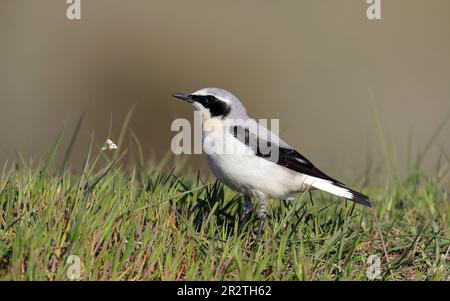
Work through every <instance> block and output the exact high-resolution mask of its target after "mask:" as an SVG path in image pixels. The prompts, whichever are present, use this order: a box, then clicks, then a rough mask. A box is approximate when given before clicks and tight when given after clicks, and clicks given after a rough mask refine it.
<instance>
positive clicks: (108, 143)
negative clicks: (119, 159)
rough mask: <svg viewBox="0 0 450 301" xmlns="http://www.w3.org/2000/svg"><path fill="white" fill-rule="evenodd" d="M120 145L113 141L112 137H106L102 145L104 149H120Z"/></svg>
mask: <svg viewBox="0 0 450 301" xmlns="http://www.w3.org/2000/svg"><path fill="white" fill-rule="evenodd" d="M118 148H119V147H118V146H117V145H116V144H115V143H114V142H112V141H111V139H109V138H108V139H106V142H105V144H104V145H103V147H102V151H106V150H113V149H118Z"/></svg>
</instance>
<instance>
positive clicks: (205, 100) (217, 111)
mask: <svg viewBox="0 0 450 301" xmlns="http://www.w3.org/2000/svg"><path fill="white" fill-rule="evenodd" d="M191 98H192V99H193V100H194V101H196V102H198V103H200V104H201V105H202V106H204V107H205V108H207V109H209V112H210V113H211V116H212V117H217V116H222V117H225V116H227V115H228V114H229V113H230V110H231V108H230V107H229V106H228V105H227V104H226V103H225V102H224V101H222V100H220V99H218V98H217V97H215V96H213V95H204V96H203V95H191Z"/></svg>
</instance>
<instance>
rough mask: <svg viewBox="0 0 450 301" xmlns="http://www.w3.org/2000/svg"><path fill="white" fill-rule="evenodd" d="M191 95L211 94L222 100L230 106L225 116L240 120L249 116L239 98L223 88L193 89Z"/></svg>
mask: <svg viewBox="0 0 450 301" xmlns="http://www.w3.org/2000/svg"><path fill="white" fill-rule="evenodd" d="M192 95H201V96H206V95H212V96H214V97H216V98H217V99H219V100H221V101H224V102H225V103H227V104H228V105H229V106H230V108H231V110H230V113H229V114H228V115H227V118H231V119H242V120H247V119H248V118H249V117H248V115H247V110H246V109H245V107H244V105H243V104H242V103H241V102H240V100H239V99H238V98H237V97H236V96H234V95H233V94H232V93H231V92H228V91H227V90H225V89H220V88H204V89H200V90H198V91H195V92H194V93H192Z"/></svg>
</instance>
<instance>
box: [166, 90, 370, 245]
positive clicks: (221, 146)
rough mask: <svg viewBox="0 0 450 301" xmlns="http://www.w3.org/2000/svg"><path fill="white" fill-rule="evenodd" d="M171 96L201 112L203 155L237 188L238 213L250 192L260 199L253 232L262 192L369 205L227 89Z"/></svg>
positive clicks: (365, 198)
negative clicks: (315, 194) (317, 194)
mask: <svg viewBox="0 0 450 301" xmlns="http://www.w3.org/2000/svg"><path fill="white" fill-rule="evenodd" d="M173 96H174V97H176V98H179V99H182V100H184V101H186V102H188V103H190V104H192V105H193V106H194V108H195V109H196V110H198V111H200V112H201V115H202V129H203V136H202V137H203V138H202V139H203V140H202V143H203V152H204V155H205V158H206V161H207V162H208V165H209V167H210V169H211V171H212V172H213V173H214V175H215V176H216V177H217V178H218V179H219V180H220V181H221V182H223V183H224V184H225V185H227V186H228V187H230V188H231V189H233V190H235V191H237V192H241V193H243V195H244V202H245V204H244V205H245V206H244V208H245V209H244V214H245V215H246V216H247V217H248V216H249V215H250V214H251V213H252V212H253V205H252V202H251V198H252V197H254V198H256V199H257V200H258V201H259V202H260V213H259V217H260V225H259V229H258V237H259V236H260V234H261V230H262V229H263V226H264V221H265V220H266V217H267V208H266V203H265V200H266V199H268V198H273V199H286V200H292V199H295V197H296V195H297V193H299V192H302V191H305V190H308V189H311V190H312V189H319V190H322V191H326V192H329V193H331V194H334V195H337V196H340V197H343V198H346V199H348V200H351V201H354V202H356V203H358V204H362V205H365V206H368V207H372V205H373V201H372V200H371V199H370V198H369V197H368V196H366V195H364V194H361V193H359V192H357V191H354V190H352V189H350V188H348V187H347V186H346V185H344V184H343V183H341V182H339V181H337V180H335V179H333V178H331V177H330V176H328V175H326V174H325V173H323V172H322V171H321V170H319V169H318V168H317V167H316V166H314V164H312V163H311V161H309V160H308V159H306V158H305V157H304V156H302V155H301V154H300V153H298V152H297V151H296V150H294V149H293V148H292V147H291V146H289V144H287V143H286V142H284V141H283V140H281V139H280V138H279V137H278V136H277V135H276V134H275V133H273V132H271V131H269V130H268V129H267V128H265V127H263V126H262V125H260V124H259V123H258V122H256V121H255V120H254V119H251V118H250V117H249V116H248V115H247V112H246V109H245V107H244V106H243V104H242V103H241V102H240V101H239V99H237V98H236V97H235V96H234V95H233V94H231V93H230V92H228V91H226V90H223V89H219V88H205V89H201V90H198V91H196V92H194V93H191V94H182V93H174V94H173ZM264 147H265V151H264ZM267 149H269V150H270V152H268V151H267ZM224 150H232V151H224Z"/></svg>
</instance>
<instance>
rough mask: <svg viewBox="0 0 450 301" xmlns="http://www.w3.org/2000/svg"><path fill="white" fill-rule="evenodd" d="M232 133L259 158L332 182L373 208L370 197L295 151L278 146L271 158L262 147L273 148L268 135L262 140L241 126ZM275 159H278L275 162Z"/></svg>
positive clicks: (232, 127)
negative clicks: (335, 177)
mask: <svg viewBox="0 0 450 301" xmlns="http://www.w3.org/2000/svg"><path fill="white" fill-rule="evenodd" d="M230 133H231V134H232V135H233V136H234V137H235V138H236V139H238V140H239V141H240V142H241V143H243V144H245V145H247V146H249V147H250V148H251V149H252V150H253V151H254V153H255V154H256V155H257V156H258V157H261V158H264V159H267V160H270V161H272V162H274V163H276V164H278V165H281V166H284V167H286V168H289V169H291V170H293V171H296V172H299V173H302V174H305V175H308V176H312V177H316V178H319V179H324V180H327V181H330V182H331V183H332V184H333V185H336V186H338V187H341V188H345V189H346V190H348V191H350V192H351V193H352V194H353V199H352V200H353V201H355V202H357V203H360V204H363V205H365V206H369V207H371V206H372V202H373V201H372V200H370V199H369V197H367V196H366V195H364V194H362V193H359V192H357V191H354V190H352V189H350V188H348V187H347V186H346V185H345V184H343V183H341V182H339V181H338V180H336V179H333V178H332V177H330V176H328V175H327V174H325V173H324V172H322V171H321V170H320V169H318V168H317V167H316V166H314V164H313V163H312V162H311V161H309V160H308V159H307V158H305V157H304V156H303V155H301V154H300V153H299V152H297V151H296V150H295V149H293V148H290V147H286V146H280V145H278V156H271V154H270V153H267V152H264V151H262V150H261V146H268V147H269V149H270V148H271V146H272V143H273V142H272V141H267V140H266V139H268V137H269V138H270V136H268V135H267V137H264V138H261V137H259V136H258V135H257V134H255V133H253V132H252V131H250V130H249V129H248V128H246V127H243V126H240V125H235V126H231V127H230ZM274 158H277V159H276V160H274Z"/></svg>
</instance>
